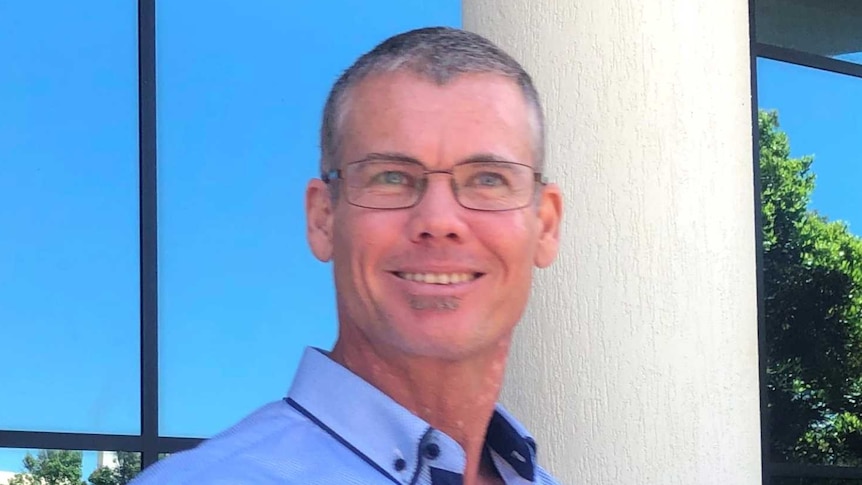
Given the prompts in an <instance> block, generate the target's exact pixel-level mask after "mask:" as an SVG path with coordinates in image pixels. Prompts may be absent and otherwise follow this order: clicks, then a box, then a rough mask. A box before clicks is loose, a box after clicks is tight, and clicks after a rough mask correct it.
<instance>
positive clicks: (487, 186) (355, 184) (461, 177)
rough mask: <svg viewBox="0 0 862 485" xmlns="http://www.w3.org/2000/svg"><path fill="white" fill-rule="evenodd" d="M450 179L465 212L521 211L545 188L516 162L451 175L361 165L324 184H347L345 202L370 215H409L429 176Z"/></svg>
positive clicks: (392, 164) (331, 175)
mask: <svg viewBox="0 0 862 485" xmlns="http://www.w3.org/2000/svg"><path fill="white" fill-rule="evenodd" d="M435 173H439V174H448V175H451V176H452V181H451V186H452V192H453V194H454V195H455V200H457V201H458V203H459V204H461V206H463V207H465V208H467V209H473V210H480V211H507V210H515V209H522V208H524V207H526V206H528V205H530V202H531V201H532V200H533V196H535V194H536V188H537V185H545V184H546V183H547V182H546V181H545V179H544V177H543V176H542V174H541V173H538V172H534V171H533V167H531V166H529V165H524V164H521V163H514V162H503V161H475V162H474V161H471V162H464V163H460V164H458V165H455V166H453V167H452V169H451V170H427V169H426V168H425V166H424V165H422V164H421V163H418V162H413V161H406V160H385V159H383V160H381V159H373V158H372V159H363V160H359V161H356V162H352V163H349V164H347V165H345V166H344V168H343V169H340V170H331V171H329V172H327V173H325V174H323V175H322V176H321V179H322V180H323V181H324V182H325V183H327V184H328V183H330V182H334V181H335V180H338V179H340V180H342V181H344V185H345V193H346V195H347V202H348V203H350V204H351V205H355V206H358V207H364V208H366V209H407V208H410V207H413V206H415V205H416V204H418V203H419V201H420V200H422V196H423V195H425V191H426V189H427V187H428V176H429V175H431V174H435Z"/></svg>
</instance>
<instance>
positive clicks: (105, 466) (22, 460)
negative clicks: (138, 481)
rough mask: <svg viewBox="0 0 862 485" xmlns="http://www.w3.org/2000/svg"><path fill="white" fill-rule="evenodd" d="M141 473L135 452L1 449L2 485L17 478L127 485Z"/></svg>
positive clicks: (67, 482) (139, 456)
mask: <svg viewBox="0 0 862 485" xmlns="http://www.w3.org/2000/svg"><path fill="white" fill-rule="evenodd" d="M140 471H141V455H140V453H134V452H125V451H120V452H114V451H83V452H82V451H69V450H50V451H49V450H20V449H9V448H0V485H7V484H8V483H9V482H10V481H11V480H12V479H13V478H14V477H18V479H19V480H20V479H21V478H23V477H27V478H31V479H32V478H39V479H40V481H39V483H45V484H49V483H57V484H72V483H75V484H77V483H81V482H83V483H84V485H126V484H127V483H128V482H129V481H131V479H132V478H134V477H135V476H136V475H137V474H138V473H139V472H140ZM25 483H29V482H25Z"/></svg>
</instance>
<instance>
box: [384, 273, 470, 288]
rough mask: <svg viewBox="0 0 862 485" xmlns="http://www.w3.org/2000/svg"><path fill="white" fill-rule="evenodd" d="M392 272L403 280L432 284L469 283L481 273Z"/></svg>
mask: <svg viewBox="0 0 862 485" xmlns="http://www.w3.org/2000/svg"><path fill="white" fill-rule="evenodd" d="M393 274H394V275H395V276H397V277H399V278H401V279H403V280H407V281H415V282H417V283H428V284H432V285H454V284H458V283H469V282H470V281H473V280H475V279H476V278H479V277H481V276H482V275H483V273H407V272H403V271H395V272H393Z"/></svg>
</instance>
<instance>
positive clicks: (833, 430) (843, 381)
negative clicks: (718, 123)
mask: <svg viewBox="0 0 862 485" xmlns="http://www.w3.org/2000/svg"><path fill="white" fill-rule="evenodd" d="M758 128H759V136H760V172H761V202H762V221H763V272H764V275H763V276H764V297H765V309H764V310H765V323H766V348H765V349H762V350H763V351H765V352H766V355H767V375H766V387H767V395H768V406H769V417H768V419H769V428H770V433H769V438H770V450H771V459H772V460H775V461H791V462H795V463H816V464H833V465H862V419H860V418H862V239H860V238H859V237H858V236H855V235H853V234H852V233H851V232H850V230H849V228H848V226H847V225H846V224H845V223H843V222H840V221H829V220H828V219H827V218H826V217H824V216H822V215H820V214H818V213H817V212H816V211H814V210H812V209H810V208H809V203H810V201H811V194H812V192H813V190H814V184H815V177H814V174H813V173H812V172H811V164H812V163H813V161H814V160H813V157H801V158H791V157H790V145H789V141H788V138H787V135H786V134H785V133H784V132H782V131H781V130H780V129H779V123H778V114H777V113H776V112H774V111H761V112H760V113H759V116H758ZM823 483H828V482H823Z"/></svg>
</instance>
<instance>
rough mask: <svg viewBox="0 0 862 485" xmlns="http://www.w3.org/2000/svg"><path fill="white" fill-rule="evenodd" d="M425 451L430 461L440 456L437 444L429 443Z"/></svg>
mask: <svg viewBox="0 0 862 485" xmlns="http://www.w3.org/2000/svg"><path fill="white" fill-rule="evenodd" d="M423 451H424V452H425V458H428V459H429V460H433V459H435V458H437V457H438V456H440V447H439V446H437V444H436V443H428V444H427V445H425V449H424V450H423Z"/></svg>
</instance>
